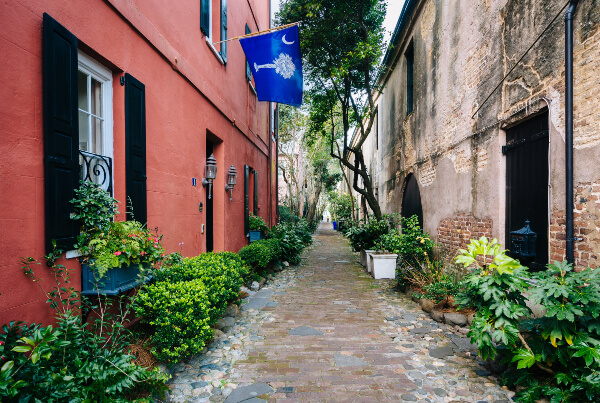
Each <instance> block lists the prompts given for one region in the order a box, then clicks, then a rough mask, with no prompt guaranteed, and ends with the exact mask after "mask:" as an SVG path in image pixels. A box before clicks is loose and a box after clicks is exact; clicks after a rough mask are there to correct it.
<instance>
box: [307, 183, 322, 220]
mask: <svg viewBox="0 0 600 403" xmlns="http://www.w3.org/2000/svg"><path fill="white" fill-rule="evenodd" d="M322 189H323V183H322V182H321V181H318V182H317V183H316V186H315V194H314V196H313V199H312V200H311V201H310V204H309V205H308V214H307V215H306V220H307V221H309V222H310V221H312V220H313V218H314V216H315V211H317V203H319V197H321V190H322Z"/></svg>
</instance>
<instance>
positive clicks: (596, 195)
mask: <svg viewBox="0 0 600 403" xmlns="http://www.w3.org/2000/svg"><path fill="white" fill-rule="evenodd" d="M599 200H600V182H596V183H589V182H588V183H580V184H578V185H577V187H576V188H575V211H574V212H573V218H574V221H573V233H574V235H575V237H576V238H580V240H577V241H575V253H574V255H575V256H574V257H575V268H576V269H583V268H586V267H591V268H594V269H595V268H597V267H600V202H599ZM565 232H566V228H565V212H564V210H560V211H554V212H553V213H552V219H551V223H550V261H551V262H554V261H555V260H558V261H561V260H564V259H565V255H566V250H565V248H566V240H565Z"/></svg>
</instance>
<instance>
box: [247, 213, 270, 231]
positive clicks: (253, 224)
mask: <svg viewBox="0 0 600 403" xmlns="http://www.w3.org/2000/svg"><path fill="white" fill-rule="evenodd" d="M248 224H249V225H250V230H252V231H262V232H265V233H266V232H268V231H269V227H268V226H267V223H266V222H265V220H263V219H262V217H260V216H257V215H254V214H252V213H250V217H249V218H248Z"/></svg>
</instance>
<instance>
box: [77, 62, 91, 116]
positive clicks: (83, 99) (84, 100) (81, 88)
mask: <svg viewBox="0 0 600 403" xmlns="http://www.w3.org/2000/svg"><path fill="white" fill-rule="evenodd" d="M87 78H88V76H87V74H85V73H84V72H82V71H80V72H79V74H78V75H77V106H78V107H79V109H82V110H84V111H88V112H89V109H88V93H87Z"/></svg>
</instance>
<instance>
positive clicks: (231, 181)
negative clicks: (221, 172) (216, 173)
mask: <svg viewBox="0 0 600 403" xmlns="http://www.w3.org/2000/svg"><path fill="white" fill-rule="evenodd" d="M236 181H237V171H236V170H235V167H234V166H233V164H231V167H230V168H229V172H227V184H226V185H225V191H227V190H229V201H232V200H233V187H234V186H235V183H236Z"/></svg>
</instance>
